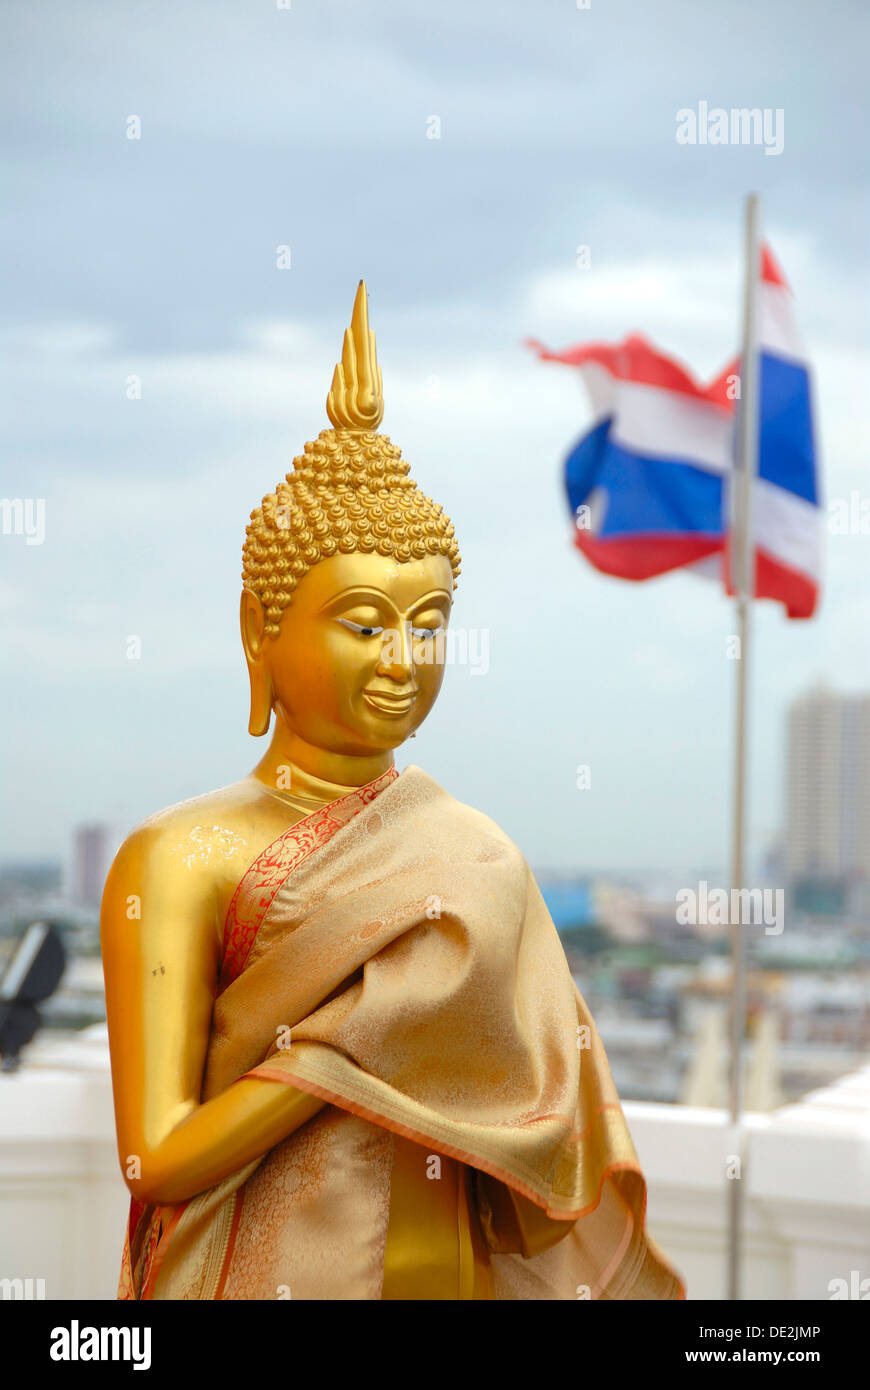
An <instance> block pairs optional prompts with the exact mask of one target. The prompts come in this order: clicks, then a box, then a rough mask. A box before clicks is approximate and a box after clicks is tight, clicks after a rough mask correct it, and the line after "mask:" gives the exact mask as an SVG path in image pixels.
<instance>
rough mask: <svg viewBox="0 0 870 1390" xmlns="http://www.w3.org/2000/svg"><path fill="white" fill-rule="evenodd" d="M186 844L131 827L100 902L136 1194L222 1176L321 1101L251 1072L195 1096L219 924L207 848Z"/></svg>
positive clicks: (160, 1195)
mask: <svg viewBox="0 0 870 1390" xmlns="http://www.w3.org/2000/svg"><path fill="white" fill-rule="evenodd" d="M185 848H186V846H185V845H182V844H179V843H178V842H177V839H176V838H174V837H173V834H172V831H171V829H169V830H167V829H164V828H159V827H158V828H153V827H145V828H143V829H141V830H139V831H137V832H135V833H134V835H132V836H131V837H130V839H129V840H127V842H126V843H125V844H124V845H123V846H122V848H121V850H120V852H119V854H118V857H117V858H116V860H115V862H114V864H113V865H112V869H111V871H110V874H109V878H108V881H107V883H106V889H105V893H104V895H103V907H102V914H101V936H102V954H103V968H104V971H105V980H106V1013H107V1020H108V1027H109V1044H110V1049H111V1056H112V1085H113V1089H114V1097H115V1119H116V1124H117V1132H118V1152H119V1156H120V1159H121V1166H122V1169H123V1172H124V1177H125V1181H126V1183H127V1186H128V1188H129V1189H130V1191H131V1193H132V1194H133V1196H134V1197H136V1198H138V1199H139V1200H140V1201H145V1202H154V1203H163V1202H166V1203H171V1202H179V1201H184V1200H185V1199H187V1198H189V1197H193V1196H195V1194H196V1193H198V1192H202V1191H203V1190H204V1189H205V1188H208V1187H211V1186H213V1185H214V1184H215V1183H217V1182H220V1181H221V1180H222V1179H223V1178H225V1177H227V1176H229V1174H231V1173H233V1172H236V1171H237V1170H238V1169H239V1168H241V1167H243V1166H244V1165H245V1164H246V1163H248V1162H250V1161H251V1160H252V1159H254V1158H258V1157H260V1156H261V1155H262V1154H264V1153H266V1152H267V1151H268V1150H269V1149H271V1148H273V1147H274V1145H275V1144H278V1143H280V1142H281V1140H282V1139H285V1138H286V1137H287V1135H289V1134H292V1133H293V1131H294V1130H295V1129H297V1128H298V1127H299V1126H300V1125H302V1124H304V1123H305V1121H306V1120H308V1119H310V1118H311V1116H312V1115H314V1114H316V1113H317V1111H318V1110H319V1109H320V1108H321V1106H322V1105H323V1103H324V1102H323V1101H321V1100H318V1099H317V1098H316V1097H313V1096H309V1095H307V1094H305V1093H304V1092H302V1091H299V1090H297V1089H296V1088H295V1087H293V1086H285V1085H283V1084H282V1083H280V1082H275V1081H267V1080H259V1079H256V1078H248V1079H243V1080H240V1081H237V1082H235V1083H234V1084H233V1085H232V1086H230V1087H228V1089H227V1090H226V1091H224V1092H222V1093H221V1094H220V1095H217V1096H214V1097H213V1098H212V1099H210V1100H208V1101H206V1102H204V1103H202V1104H201V1103H200V1093H201V1087H202V1077H203V1069H204V1064H205V1058H206V1051H207V1047H208V1041H209V1032H210V1027H211V1013H212V1006H213V1004H214V997H215V991H216V984H217V977H218V971H219V966H220V952H221V944H220V927H221V925H222V924H217V923H216V920H215V919H216V911H217V909H216V896H215V892H214V887H213V885H214V877H213V873H214V869H213V865H211V864H210V862H209V854H208V853H205V854H204V855H203V854H202V852H201V850H198V851H197V853H198V855H199V860H198V862H193V861H194V856H193V855H191V854H189V853H187V854H185V853H184V850H185ZM243 867H246V866H244V865H243Z"/></svg>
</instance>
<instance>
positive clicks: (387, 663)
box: [377, 623, 414, 681]
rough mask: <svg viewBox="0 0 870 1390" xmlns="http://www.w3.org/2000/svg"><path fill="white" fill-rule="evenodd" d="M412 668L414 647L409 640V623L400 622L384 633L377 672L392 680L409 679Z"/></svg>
mask: <svg viewBox="0 0 870 1390" xmlns="http://www.w3.org/2000/svg"><path fill="white" fill-rule="evenodd" d="M413 670H414V649H413V644H412V641H411V624H410V623H400V624H399V625H398V627H394V628H391V629H390V630H389V631H388V632H385V633H384V643H383V645H382V647H381V659H380V661H379V662H378V669H377V674H378V675H379V676H388V677H389V678H390V679H391V680H394V681H407V680H410V678H411V676H412V674H413Z"/></svg>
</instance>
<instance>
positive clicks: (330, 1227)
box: [119, 767, 685, 1299]
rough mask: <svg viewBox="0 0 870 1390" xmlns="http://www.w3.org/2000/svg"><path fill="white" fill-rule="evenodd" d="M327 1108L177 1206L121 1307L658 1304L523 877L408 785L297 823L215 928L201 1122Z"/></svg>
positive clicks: (511, 848)
mask: <svg viewBox="0 0 870 1390" xmlns="http://www.w3.org/2000/svg"><path fill="white" fill-rule="evenodd" d="M243 1076H246V1077H251V1076H253V1077H262V1078H264V1079H268V1080H272V1081H279V1082H284V1083H286V1084H289V1085H292V1086H295V1087H298V1088H299V1089H300V1090H302V1091H306V1092H308V1093H310V1094H313V1095H316V1096H319V1097H320V1098H322V1099H324V1100H326V1101H328V1102H329V1104H328V1105H326V1106H325V1107H324V1109H323V1110H321V1111H320V1112H319V1113H318V1114H317V1115H315V1116H314V1117H313V1119H311V1120H309V1121H308V1122H307V1123H306V1124H304V1125H302V1126H301V1128H300V1129H298V1130H297V1131H295V1132H294V1133H292V1134H291V1135H289V1136H288V1138H287V1139H286V1140H284V1141H283V1142H282V1143H280V1144H278V1145H276V1146H275V1148H273V1149H272V1150H270V1151H269V1152H268V1153H266V1154H265V1155H264V1156H263V1157H262V1158H260V1159H256V1160H254V1161H253V1162H251V1163H249V1164H247V1165H246V1166H245V1167H244V1168H243V1169H241V1170H240V1171H239V1172H237V1173H235V1174H233V1175H232V1176H231V1177H229V1178H226V1179H225V1180H224V1181H223V1182H221V1183H219V1184H217V1186H215V1187H213V1188H211V1189H209V1190H207V1191H205V1192H202V1193H200V1194H198V1195H197V1196H196V1197H194V1198H192V1199H191V1200H189V1201H186V1202H181V1203H179V1204H177V1205H175V1206H162V1207H147V1206H143V1205H142V1204H140V1203H137V1202H134V1203H133V1204H132V1208H131V1216H130V1224H129V1229H128V1236H127V1244H126V1248H125V1253H124V1262H123V1267H122V1273H121V1283H120V1288H119V1297H121V1298H146V1299H147V1298H158V1299H280V1298H292V1299H381V1298H442V1299H488V1298H495V1299H578V1298H595V1299H597V1298H605V1299H623V1298H633V1299H638V1298H639V1299H647V1298H650V1299H670V1298H682V1297H684V1296H685V1291H684V1288H683V1285H682V1283H681V1280H680V1278H679V1276H678V1275H677V1274H676V1272H675V1271H674V1270H673V1269H672V1268H671V1266H670V1265H669V1263H668V1261H667V1260H666V1258H665V1257H664V1255H663V1254H662V1253H661V1252H660V1251H659V1250H658V1248H657V1247H656V1245H655V1243H654V1242H653V1241H652V1240H651V1239H650V1238H649V1237H648V1235H647V1234H646V1230H645V1208H646V1186H645V1183H644V1179H643V1175H642V1173H641V1171H640V1168H639V1165H638V1161H637V1157H636V1154H635V1151H634V1147H633V1144H632V1141H631V1137H630V1135H629V1132H628V1128H627V1125H626V1122H625V1118H624V1115H623V1113H622V1108H621V1106H620V1103H619V1098H618V1096H617V1094H616V1090H615V1087H614V1085H613V1081H612V1079H611V1076H610V1071H609V1068H608V1065H607V1059H606V1056H605V1053H604V1049H603V1047H602V1044H601V1041H600V1039H599V1037H598V1034H597V1031H596V1029H595V1025H594V1023H593V1021H592V1018H591V1016H590V1014H589V1012H588V1010H587V1009H586V1006H585V1004H584V1002H583V999H582V997H581V996H580V994H579V992H578V990H577V988H576V986H575V984H574V982H573V980H572V978H571V975H570V972H569V970H568V965H567V962H566V959H565V955H564V952H563V950H562V946H561V943H560V941H559V937H558V934H557V932H556V929H555V927H554V926H553V923H552V920H551V918H550V916H549V913H548V912H547V909H546V906H545V904H544V901H543V898H542V897H541V893H540V890H539V889H538V886H537V884H536V882H535V880H534V877H533V876H532V873H531V871H530V869H529V867H528V865H527V864H526V862H525V860H524V858H523V856H522V855H521V853H520V852H519V850H518V849H517V848H516V846H515V845H514V844H512V842H511V841H510V840H509V839H508V838H507V836H506V835H504V834H503V832H502V831H501V830H499V828H498V827H497V826H496V825H495V824H494V823H493V822H492V821H491V820H489V819H488V818H487V817H486V816H483V815H481V814H480V813H479V812H477V811H474V810H472V809H471V808H469V807H467V806H464V805H461V804H460V803H459V802H457V801H455V800H453V798H452V797H450V796H449V795H448V794H447V792H445V791H444V790H443V789H442V788H441V787H439V786H438V785H437V783H435V782H434V781H433V780H432V779H431V778H430V777H428V776H427V775H426V773H424V772H422V771H421V770H420V769H419V768H416V767H409V768H407V769H406V770H405V771H404V772H403V773H402V774H401V776H398V775H397V774H396V773H395V771H394V770H391V771H390V772H389V773H387V774H385V775H384V776H383V777H381V778H379V779H378V780H377V781H376V782H373V783H370V784H369V785H368V786H367V787H362V788H360V789H359V791H357V792H353V793H351V794H350V795H348V796H345V797H342V798H341V799H340V800H339V801H336V802H333V803H332V804H331V805H329V806H325V807H323V808H321V809H320V810H318V811H316V812H314V813H313V814H311V815H310V816H307V817H306V818H305V819H304V820H302V821H299V822H297V824H295V825H294V826H292V827H291V828H290V829H289V830H288V831H287V832H286V833H285V834H283V835H282V836H280V837H279V838H278V839H277V840H276V841H275V842H274V843H273V844H271V845H270V846H269V847H268V848H267V849H266V850H264V851H263V853H262V854H261V855H260V856H259V857H258V859H257V860H256V862H255V863H254V864H253V865H252V866H251V868H250V869H249V870H248V872H247V873H246V874H245V876H244V877H243V879H242V880H241V882H240V883H239V885H238V888H237V890H236V893H235V895H234V897H233V900H232V903H231V904H230V908H229V911H228V914H227V923H226V930H225V937H224V960H223V970H222V975H221V982H220V992H219V994H218V997H217V999H216V1002H215V1007H214V1014H213V1018H212V1034H211V1040H210V1044H209V1050H208V1055H207V1060H206V1068H205V1076H204V1082H203V1092H202V1098H203V1100H207V1099H209V1098H210V1097H211V1096H213V1095H215V1094H217V1093H219V1092H220V1091H222V1090H223V1089H224V1088H226V1087H228V1086H230V1085H232V1084H233V1082H234V1081H236V1080H238V1079H239V1078H240V1077H243Z"/></svg>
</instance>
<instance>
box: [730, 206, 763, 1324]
mask: <svg viewBox="0 0 870 1390" xmlns="http://www.w3.org/2000/svg"><path fill="white" fill-rule="evenodd" d="M758 214H759V199H758V195H757V194H756V193H750V194H749V196H748V198H747V199H746V233H745V234H746V267H745V276H746V280H745V288H744V300H743V347H742V352H741V358H740V397H739V400H740V409H739V413H738V436H737V456H736V459H735V471H734V488H733V496H732V506H731V576H732V579H731V582H732V586H733V588H734V592H735V594H736V600H737V634H738V642H739V660H738V662H737V711H736V727H735V738H734V821H733V827H732V840H731V887H732V889H734V888H738V889H740V888H744V887H745V886H746V883H745V879H746V781H747V777H746V773H747V767H746V752H747V740H746V732H747V687H748V679H749V642H750V635H751V633H750V619H751V614H752V599H753V597H754V594H755V546H754V543H753V535H752V481H753V478H754V477H755V474H756V472H757V468H758V350H757V320H758V313H757V309H758V284H759V280H760V273H761V260H760V251H761V248H760V243H759V236H758V222H759V217H758ZM731 900H732V902H733V901H734V895H733V894H732V895H731ZM737 901H738V902H740V901H741V899H740V898H738V899H737ZM734 916H735V914H734V913H733V912H732V913H731V914H730V919H731V921H730V928H731V963H732V974H733V981H732V990H731V1077H730V1108H731V1129H732V1136H733V1138H734V1140H735V1141H736V1147H737V1155H738V1156H739V1160H740V1164H741V1168H740V1170H739V1172H738V1173H735V1174H733V1175H729V1176H730V1181H729V1182H728V1297H729V1299H739V1298H740V1288H741V1281H740V1274H741V1253H742V1250H741V1246H742V1224H743V1176H742V1160H743V1152H742V1149H743V1146H742V1142H741V1113H742V1107H743V1095H742V1091H743V1032H744V1024H745V1018H746V960H745V949H744V948H745V942H744V934H743V928H742V925H741V922H740V920H739V917H740V913H739V912H738V913H737V914H736V916H737V918H738V920H737V921H735V920H734Z"/></svg>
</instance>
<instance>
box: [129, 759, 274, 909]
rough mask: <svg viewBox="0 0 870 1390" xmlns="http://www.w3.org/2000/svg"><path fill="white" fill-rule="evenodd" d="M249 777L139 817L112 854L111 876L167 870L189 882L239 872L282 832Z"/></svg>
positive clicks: (214, 879) (206, 881) (216, 881)
mask: <svg viewBox="0 0 870 1390" xmlns="http://www.w3.org/2000/svg"><path fill="white" fill-rule="evenodd" d="M282 811H283V819H284V821H286V811H285V810H284V808H282V807H280V805H275V804H274V803H273V801H271V800H270V798H269V797H268V796H267V795H265V794H264V793H263V792H262V789H258V787H257V784H256V783H255V782H254V781H253V780H252V779H251V778H245V779H243V780H242V781H240V782H234V783H232V784H231V785H230V786H227V787H221V788H219V789H218V790H217V791H213V792H207V793H205V794H204V795H202V796H197V797H193V798H192V799H191V800H189V801H180V802H178V803H176V804H175V805H174V806H167V807H166V808H165V809H164V810H162V811H157V812H155V813H154V814H153V815H151V816H148V817H147V818H146V819H145V820H144V821H142V822H140V824H139V825H137V826H136V827H135V828H134V829H133V830H132V831H131V832H130V834H129V835H128V836H127V838H126V839H125V840H124V842H123V844H122V845H121V847H120V849H119V850H118V853H117V855H116V857H115V861H114V863H113V865H112V869H111V872H110V881H111V879H112V878H117V877H118V875H119V874H123V873H127V872H132V873H134V874H137V875H138V874H146V875H147V876H149V877H151V876H152V875H153V874H154V873H159V874H168V875H171V876H172V877H173V878H177V880H178V881H179V882H180V883H181V882H186V883H187V884H188V885H190V886H191V887H192V886H193V884H194V882H195V881H197V880H202V882H203V884H204V885H209V886H211V885H218V884H219V883H220V882H221V881H222V880H223V879H225V878H227V877H230V878H231V877H232V875H235V876H236V878H238V877H239V876H240V875H241V874H242V873H244V871H245V869H246V868H247V867H248V865H249V864H250V863H251V861H252V860H253V859H254V858H256V856H257V854H258V853H259V852H260V850H261V849H262V848H263V847H264V845H265V844H268V843H269V841H270V840H271V839H272V838H274V837H275V835H277V834H279V833H280V827H281V819H282V818H281V812H282Z"/></svg>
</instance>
